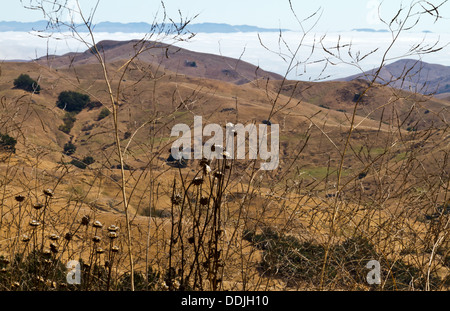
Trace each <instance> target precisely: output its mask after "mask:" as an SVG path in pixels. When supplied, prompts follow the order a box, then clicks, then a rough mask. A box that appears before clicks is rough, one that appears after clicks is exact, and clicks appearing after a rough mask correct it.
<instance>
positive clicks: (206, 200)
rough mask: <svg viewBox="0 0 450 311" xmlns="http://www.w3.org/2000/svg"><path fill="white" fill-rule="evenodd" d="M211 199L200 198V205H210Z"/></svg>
mask: <svg viewBox="0 0 450 311" xmlns="http://www.w3.org/2000/svg"><path fill="white" fill-rule="evenodd" d="M208 203H209V199H208V198H207V197H201V198H200V204H201V205H208Z"/></svg>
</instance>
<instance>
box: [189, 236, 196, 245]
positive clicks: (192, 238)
mask: <svg viewBox="0 0 450 311" xmlns="http://www.w3.org/2000/svg"><path fill="white" fill-rule="evenodd" d="M188 242H189V244H194V242H195V238H194V237H193V236H191V237H190V238H189V239H188Z"/></svg>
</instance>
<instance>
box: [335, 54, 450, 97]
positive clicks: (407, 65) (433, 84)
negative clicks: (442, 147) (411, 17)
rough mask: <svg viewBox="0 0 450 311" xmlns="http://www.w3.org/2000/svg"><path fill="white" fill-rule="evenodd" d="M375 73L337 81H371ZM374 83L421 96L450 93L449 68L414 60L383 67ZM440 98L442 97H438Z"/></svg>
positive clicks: (369, 72)
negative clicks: (417, 93) (420, 94)
mask: <svg viewBox="0 0 450 311" xmlns="http://www.w3.org/2000/svg"><path fill="white" fill-rule="evenodd" d="M377 71H378V69H377V68H375V69H372V70H369V71H366V72H364V73H361V74H357V75H353V76H350V77H347V78H343V79H339V80H340V81H352V80H355V79H365V80H372V79H373V77H374V74H375V73H376V72H377ZM403 77H405V78H403ZM376 82H377V83H380V84H387V83H389V85H390V86H392V87H394V88H398V89H403V90H407V91H412V92H419V93H422V94H428V93H434V94H437V95H439V94H445V93H450V66H444V65H438V64H430V63H426V62H424V61H420V60H414V59H401V60H398V61H395V62H393V63H391V64H387V65H386V66H384V67H383V68H382V69H381V71H380V72H379V76H378V78H377V80H376ZM440 97H441V98H442V97H443V96H442V95H440Z"/></svg>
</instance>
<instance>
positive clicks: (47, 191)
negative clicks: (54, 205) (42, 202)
mask: <svg viewBox="0 0 450 311" xmlns="http://www.w3.org/2000/svg"><path fill="white" fill-rule="evenodd" d="M43 192H44V194H45V195H46V196H48V197H53V190H52V189H45V190H43Z"/></svg>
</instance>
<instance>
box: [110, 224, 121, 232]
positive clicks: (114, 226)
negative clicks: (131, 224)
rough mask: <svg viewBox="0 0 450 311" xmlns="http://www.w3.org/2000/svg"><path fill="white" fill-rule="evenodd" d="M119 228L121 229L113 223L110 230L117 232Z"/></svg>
mask: <svg viewBox="0 0 450 311" xmlns="http://www.w3.org/2000/svg"><path fill="white" fill-rule="evenodd" d="M118 230H119V227H117V226H116V225H111V226H109V227H108V231H109V232H117V231H118Z"/></svg>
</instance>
